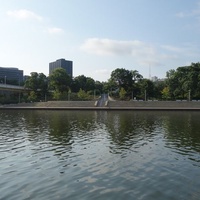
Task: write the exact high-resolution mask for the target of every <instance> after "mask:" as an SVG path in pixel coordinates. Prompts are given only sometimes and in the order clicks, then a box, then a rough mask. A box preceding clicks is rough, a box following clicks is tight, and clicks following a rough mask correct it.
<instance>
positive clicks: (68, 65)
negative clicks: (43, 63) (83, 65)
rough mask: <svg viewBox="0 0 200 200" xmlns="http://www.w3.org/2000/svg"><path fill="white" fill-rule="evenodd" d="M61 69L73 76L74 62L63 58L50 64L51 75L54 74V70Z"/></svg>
mask: <svg viewBox="0 0 200 200" xmlns="http://www.w3.org/2000/svg"><path fill="white" fill-rule="evenodd" d="M60 67H61V68H63V69H65V70H66V72H67V74H68V75H69V76H71V77H72V76H73V62H72V61H69V60H65V59H63V58H62V59H59V60H56V61H55V62H51V63H49V75H51V74H52V72H53V70H55V69H56V68H60Z"/></svg>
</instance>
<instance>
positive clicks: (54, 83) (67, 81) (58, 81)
mask: <svg viewBox="0 0 200 200" xmlns="http://www.w3.org/2000/svg"><path fill="white" fill-rule="evenodd" d="M49 85H50V88H51V90H53V91H54V92H53V93H54V94H53V96H54V98H56V99H59V98H61V97H62V98H63V97H64V96H66V94H67V93H68V91H69V89H70V85H71V77H70V76H69V75H68V74H67V72H66V70H65V69H63V68H57V69H55V70H54V71H53V72H52V74H51V75H50V76H49Z"/></svg>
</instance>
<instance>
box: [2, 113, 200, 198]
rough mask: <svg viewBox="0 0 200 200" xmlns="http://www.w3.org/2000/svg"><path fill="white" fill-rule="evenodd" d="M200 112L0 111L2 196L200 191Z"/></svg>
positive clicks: (183, 195)
mask: <svg viewBox="0 0 200 200" xmlns="http://www.w3.org/2000/svg"><path fill="white" fill-rule="evenodd" d="M199 117H200V113H199V112H162V111H160V112H152V111H151V112H146V111H142V112H135V111H1V112H0V130H1V132H0V138H1V140H0V162H1V174H2V176H1V179H0V188H2V197H3V198H4V199H26V198H27V199H28V198H29V199H148V200H149V199H192V198H193V199H198V198H200V193H199V187H200V183H199V178H200V177H199V168H200V154H199V153H200V133H199V130H200V124H199V120H198V118H199ZM13 177H16V180H15V179H13ZM30 177H32V178H31V180H30ZM38 183H39V184H38ZM188 185H189V186H188ZM7 188H13V189H10V191H9V190H8V189H7ZM49 188H50V189H49ZM77 188H78V190H77ZM174 188H176V191H175V190H174ZM8 191H9V192H8ZM66 191H68V192H67V193H66ZM11 194H12V195H11ZM19 194H20V195H21V196H20V197H23V198H19ZM17 197H18V198H17Z"/></svg>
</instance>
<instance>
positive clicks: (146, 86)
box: [138, 79, 155, 97]
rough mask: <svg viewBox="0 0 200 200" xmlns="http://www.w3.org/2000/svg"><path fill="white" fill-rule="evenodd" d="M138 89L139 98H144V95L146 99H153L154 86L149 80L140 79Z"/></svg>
mask: <svg viewBox="0 0 200 200" xmlns="http://www.w3.org/2000/svg"><path fill="white" fill-rule="evenodd" d="M138 85H139V87H140V96H141V97H144V95H145V93H146V97H154V91H155V90H154V89H155V88H154V84H153V82H152V81H150V80H149V79H142V80H140V81H139V82H138Z"/></svg>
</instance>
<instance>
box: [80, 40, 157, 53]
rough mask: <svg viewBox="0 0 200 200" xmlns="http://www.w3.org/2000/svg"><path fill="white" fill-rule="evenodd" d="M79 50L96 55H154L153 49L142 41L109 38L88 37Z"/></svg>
mask: <svg viewBox="0 0 200 200" xmlns="http://www.w3.org/2000/svg"><path fill="white" fill-rule="evenodd" d="M80 49H81V50H83V51H85V52H87V53H92V54H96V55H103V56H104V55H117V56H119V55H121V56H123V55H127V56H147V55H149V56H150V55H151V56H152V55H154V54H155V49H154V48H153V47H152V46H150V45H148V44H145V43H144V42H141V41H138V40H133V41H123V40H122V41H120V40H119V41H118V40H111V39H100V38H89V39H87V40H86V41H85V42H84V43H83V45H81V47H80Z"/></svg>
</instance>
